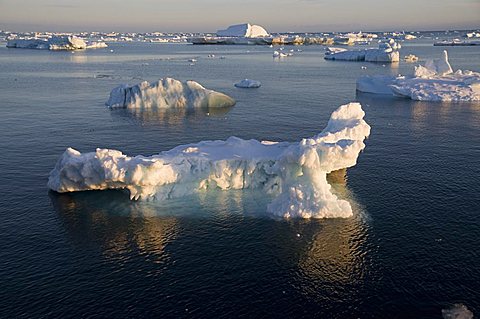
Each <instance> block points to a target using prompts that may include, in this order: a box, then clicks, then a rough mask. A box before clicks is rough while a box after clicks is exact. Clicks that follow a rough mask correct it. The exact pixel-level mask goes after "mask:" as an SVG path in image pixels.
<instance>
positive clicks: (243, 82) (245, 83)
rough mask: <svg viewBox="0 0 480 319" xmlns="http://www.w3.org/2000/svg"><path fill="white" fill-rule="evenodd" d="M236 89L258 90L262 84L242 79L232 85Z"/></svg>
mask: <svg viewBox="0 0 480 319" xmlns="http://www.w3.org/2000/svg"><path fill="white" fill-rule="evenodd" d="M234 85H235V86H236V87H237V88H259V87H260V86H261V85H262V83H260V81H256V80H250V79H243V80H241V81H240V82H237V83H235V84H234Z"/></svg>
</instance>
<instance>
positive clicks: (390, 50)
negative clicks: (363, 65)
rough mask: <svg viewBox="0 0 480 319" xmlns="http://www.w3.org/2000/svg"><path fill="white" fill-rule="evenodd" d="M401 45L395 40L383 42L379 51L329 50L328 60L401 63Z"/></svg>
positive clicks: (327, 53) (327, 51)
mask: <svg viewBox="0 0 480 319" xmlns="http://www.w3.org/2000/svg"><path fill="white" fill-rule="evenodd" d="M400 48H401V45H400V44H399V43H397V42H395V40H393V39H390V40H389V41H388V42H382V43H380V44H379V45H378V49H363V50H346V49H343V48H341V49H340V48H328V49H327V50H326V52H325V59H326V60H342V61H366V62H398V61H400V53H399V52H398V50H400Z"/></svg>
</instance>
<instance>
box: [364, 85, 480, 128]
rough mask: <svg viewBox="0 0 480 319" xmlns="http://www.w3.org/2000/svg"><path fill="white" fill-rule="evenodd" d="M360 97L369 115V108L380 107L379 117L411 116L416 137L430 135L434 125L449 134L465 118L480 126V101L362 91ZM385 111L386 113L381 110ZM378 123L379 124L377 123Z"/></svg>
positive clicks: (477, 126) (468, 124) (468, 122)
mask: <svg viewBox="0 0 480 319" xmlns="http://www.w3.org/2000/svg"><path fill="white" fill-rule="evenodd" d="M356 98H357V100H358V101H359V102H360V103H361V104H362V106H364V107H365V109H366V111H367V116H368V113H369V110H368V109H369V108H370V107H374V108H378V109H377V110H376V113H377V116H378V115H381V116H382V118H383V117H385V118H387V117H392V116H395V117H407V118H409V124H410V125H411V129H412V131H413V133H415V135H416V136H418V137H421V136H423V135H426V134H428V131H429V130H431V129H432V128H434V127H435V128H436V130H437V132H438V133H440V134H448V133H449V130H450V129H451V126H455V125H456V124H455V123H456V122H459V121H461V120H460V119H461V118H463V119H464V121H463V124H462V125H465V126H471V127H472V128H473V129H478V128H479V127H480V103H479V102H429V101H414V100H410V99H407V98H400V97H392V96H388V95H379V94H370V93H362V92H358V91H357V94H356ZM378 110H382V112H378ZM397 122H398V121H397V119H394V118H391V122H390V124H389V125H392V126H395V125H396V124H397ZM375 124H377V123H375Z"/></svg>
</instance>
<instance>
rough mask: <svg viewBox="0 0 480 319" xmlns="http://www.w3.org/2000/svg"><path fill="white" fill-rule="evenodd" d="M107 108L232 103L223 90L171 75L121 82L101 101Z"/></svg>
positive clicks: (223, 105)
mask: <svg viewBox="0 0 480 319" xmlns="http://www.w3.org/2000/svg"><path fill="white" fill-rule="evenodd" d="M105 105H106V106H108V107H110V108H118V107H121V108H125V107H126V108H145V109H149V108H170V107H181V108H188V107H192V108H200V107H203V108H220V107H231V106H234V105H235V100H234V99H233V98H231V97H229V96H228V95H226V94H223V93H220V92H216V91H214V90H209V89H206V88H204V87H203V86H202V85H200V84H199V83H198V82H195V81H185V82H181V81H178V80H175V79H172V78H164V79H160V80H158V81H157V82H154V83H149V82H147V81H143V82H141V83H139V84H137V85H133V86H129V85H127V84H122V85H120V86H118V87H116V88H114V89H113V90H112V91H111V92H110V98H109V99H108V101H107V102H106V103H105Z"/></svg>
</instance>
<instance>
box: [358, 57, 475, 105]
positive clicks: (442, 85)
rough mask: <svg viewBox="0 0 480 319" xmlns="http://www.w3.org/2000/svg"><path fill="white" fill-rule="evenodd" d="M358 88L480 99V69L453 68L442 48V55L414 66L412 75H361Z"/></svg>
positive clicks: (420, 98) (447, 98)
mask: <svg viewBox="0 0 480 319" xmlns="http://www.w3.org/2000/svg"><path fill="white" fill-rule="evenodd" d="M357 90H358V91H361V92H367V93H375V94H388V95H395V96H401V97H408V98H411V99H412V100H418V101H453V102H469V101H480V73H478V72H472V71H462V70H457V71H456V72H453V69H452V67H451V66H450V63H449V62H448V54H447V51H443V54H442V58H441V59H436V60H428V61H427V62H426V63H425V65H424V66H417V67H415V71H414V74H413V75H411V76H401V75H398V76H384V75H380V76H362V77H360V78H359V79H358V80H357Z"/></svg>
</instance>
